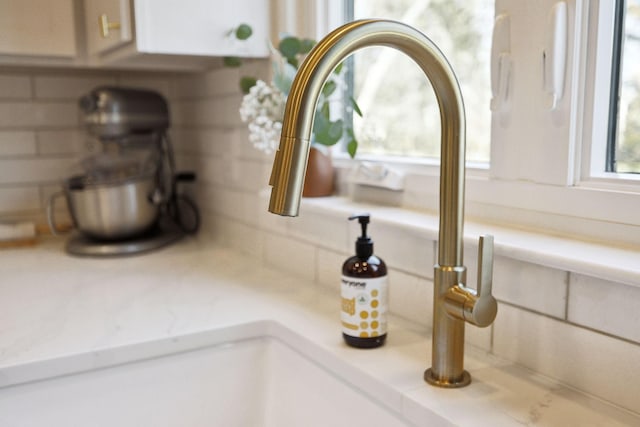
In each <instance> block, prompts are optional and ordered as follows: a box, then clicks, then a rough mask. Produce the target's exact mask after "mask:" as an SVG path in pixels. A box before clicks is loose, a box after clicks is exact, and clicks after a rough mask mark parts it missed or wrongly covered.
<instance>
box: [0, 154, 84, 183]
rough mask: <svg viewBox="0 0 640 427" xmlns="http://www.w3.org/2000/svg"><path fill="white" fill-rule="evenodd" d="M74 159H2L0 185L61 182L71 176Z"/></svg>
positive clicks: (0, 160) (0, 162)
mask: <svg viewBox="0 0 640 427" xmlns="http://www.w3.org/2000/svg"><path fill="white" fill-rule="evenodd" d="M74 161H75V160H74V159H72V158H57V157H56V158H27V159H22V158H20V159H9V160H7V159H0V184H25V183H35V184H37V183H42V182H51V181H59V180H62V179H63V178H65V177H67V176H68V175H69V171H70V169H71V166H72V165H73V163H74Z"/></svg>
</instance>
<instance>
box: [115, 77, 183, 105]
mask: <svg viewBox="0 0 640 427" xmlns="http://www.w3.org/2000/svg"><path fill="white" fill-rule="evenodd" d="M117 86H122V87H127V88H134V89H146V90H152V91H155V92H158V93H159V94H160V95H162V96H163V97H165V98H166V100H167V101H168V102H169V108H171V102H170V101H171V98H172V91H171V84H170V82H169V77H166V76H158V77H153V76H151V75H149V74H146V73H145V74H144V75H140V74H138V73H135V74H125V75H121V76H119V77H118V79H117Z"/></svg>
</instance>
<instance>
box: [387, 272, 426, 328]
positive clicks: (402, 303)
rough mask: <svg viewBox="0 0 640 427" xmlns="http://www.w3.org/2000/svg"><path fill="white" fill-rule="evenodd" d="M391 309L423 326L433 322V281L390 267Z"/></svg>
mask: <svg viewBox="0 0 640 427" xmlns="http://www.w3.org/2000/svg"><path fill="white" fill-rule="evenodd" d="M388 274H389V309H390V310H391V312H392V313H394V314H395V315H397V316H400V317H403V318H405V319H408V320H410V321H412V322H414V323H415V324H417V325H420V326H422V327H431V325H432V324H433V282H431V281H430V280H426V279H424V278H421V277H419V276H415V275H413V274H407V273H403V272H402V271H398V270H395V269H389V271H388Z"/></svg>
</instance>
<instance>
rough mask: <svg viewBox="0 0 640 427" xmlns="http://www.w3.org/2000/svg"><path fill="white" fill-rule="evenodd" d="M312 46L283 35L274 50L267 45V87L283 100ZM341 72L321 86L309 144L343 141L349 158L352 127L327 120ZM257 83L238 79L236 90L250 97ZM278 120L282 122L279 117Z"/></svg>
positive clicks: (238, 33)
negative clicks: (270, 76) (269, 79)
mask: <svg viewBox="0 0 640 427" xmlns="http://www.w3.org/2000/svg"><path fill="white" fill-rule="evenodd" d="M252 34H253V31H252V29H251V27H250V26H249V25H247V24H242V25H240V26H238V27H237V28H235V29H233V30H232V31H231V32H230V35H231V36H233V37H235V38H236V39H238V40H247V39H249V38H250V37H251V35H252ZM315 44H316V41H315V40H312V39H308V38H299V37H295V36H291V35H286V36H283V37H282V38H281V39H280V41H279V42H278V46H277V47H274V46H273V45H271V44H270V48H271V51H272V53H273V55H272V66H273V79H272V82H271V85H272V86H273V87H275V88H276V89H277V90H278V91H280V92H281V93H282V94H283V95H284V96H285V97H286V96H288V95H289V91H290V89H291V84H292V83H293V79H294V77H295V75H296V73H297V71H298V67H299V66H300V64H301V63H302V61H303V60H304V58H305V56H306V55H307V54H308V53H309V52H310V51H311V49H313V47H314V46H315ZM224 64H225V65H226V66H229V67H238V66H240V65H241V64H242V60H241V59H240V58H237V57H225V58H224ZM343 71H344V65H343V63H341V64H339V65H338V66H337V67H336V69H335V70H334V71H333V73H332V74H331V76H330V77H329V78H328V79H327V81H326V82H325V84H324V86H323V87H322V91H321V93H320V97H319V99H318V104H317V108H316V112H315V116H314V123H313V142H314V143H318V144H322V145H325V146H332V145H335V144H336V143H338V142H339V141H341V140H342V139H343V138H344V139H345V141H346V144H347V152H348V153H349V155H350V156H351V157H354V156H355V154H356V151H357V148H358V142H357V140H356V138H355V135H354V133H353V128H352V126H351V125H350V124H349V123H345V121H344V119H342V118H338V119H332V118H331V103H332V102H334V101H335V97H334V96H333V95H335V93H336V90H337V89H339V88H340V87H342V86H343V85H344V79H343V76H342V73H343ZM257 83H258V79H256V78H255V77H253V76H242V77H241V78H240V88H241V90H242V92H243V93H244V94H245V95H248V94H250V93H251V89H252V88H254V87H256V84H257ZM349 101H350V104H351V107H352V108H353V111H354V112H355V113H356V114H358V115H359V116H361V117H362V112H361V111H360V108H359V107H358V104H357V103H356V101H355V100H354V99H353V98H352V97H349ZM283 113H284V112H283ZM278 119H279V121H280V122H282V117H279V118H278Z"/></svg>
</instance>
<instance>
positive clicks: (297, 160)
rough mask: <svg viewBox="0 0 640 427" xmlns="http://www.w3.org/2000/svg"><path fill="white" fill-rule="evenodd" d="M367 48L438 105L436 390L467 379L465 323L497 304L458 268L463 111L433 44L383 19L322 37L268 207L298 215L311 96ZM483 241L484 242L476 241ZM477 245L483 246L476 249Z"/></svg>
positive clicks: (289, 126) (487, 317)
mask: <svg viewBox="0 0 640 427" xmlns="http://www.w3.org/2000/svg"><path fill="white" fill-rule="evenodd" d="M368 46H387V47H392V48H395V49H397V50H400V51H401V52H404V53H405V54H406V55H408V56H409V57H411V59H413V60H414V61H415V62H416V63H417V64H418V66H419V67H420V68H421V69H422V71H423V72H424V73H425V75H426V76H427V78H428V79H429V80H430V81H431V84H432V86H433V89H434V92H435V95H436V98H437V100H438V105H439V108H440V123H441V138H442V139H441V165H440V224H439V226H440V231H439V240H438V264H436V266H435V275H434V307H433V342H432V365H431V368H430V369H428V370H427V371H426V372H425V374H424V378H425V380H426V381H427V382H428V383H430V384H433V385H436V386H440V387H461V386H464V385H467V384H469V383H470V382H471V377H470V375H469V374H468V372H466V371H465V370H464V369H463V360H464V326H465V321H469V322H472V323H475V324H477V325H478V326H488V325H489V324H491V323H492V322H493V320H494V318H495V315H496V312H497V304H496V303H495V299H493V297H492V296H491V284H490V280H489V281H488V282H487V281H486V280H485V283H488V284H487V285H485V286H484V288H485V289H484V290H482V292H480V291H481V289H480V287H479V290H478V292H476V291H475V290H473V289H470V288H467V287H466V286H465V285H464V283H465V279H466V268H465V267H464V265H463V260H462V258H463V256H462V247H463V244H462V237H463V219H464V175H465V169H464V168H465V116H464V104H463V100H462V95H461V93H460V88H459V86H458V82H457V79H456V76H455V74H454V72H453V70H452V68H451V66H450V65H449V63H448V62H447V60H446V58H445V57H444V55H443V54H442V52H440V50H439V49H438V47H437V46H436V45H435V44H434V43H433V42H432V41H431V40H430V39H429V38H428V37H426V36H425V35H424V34H422V33H421V32H420V31H418V30H416V29H415V28H412V27H410V26H408V25H405V24H402V23H399V22H395V21H388V20H361V21H355V22H351V23H348V24H346V25H344V26H342V27H340V28H338V29H336V30H334V31H333V32H331V33H330V34H329V35H327V36H326V37H325V38H324V39H323V40H321V41H320V42H319V43H318V44H317V45H316V46H315V48H314V49H313V50H312V51H311V52H310V53H309V55H308V56H307V58H306V59H305V61H304V63H303V64H302V65H301V66H300V69H299V70H298V73H297V74H296V77H295V79H294V81H293V85H292V86H291V90H290V92H289V96H288V98H287V105H286V108H285V117H284V121H283V124H282V135H281V139H280V147H279V149H278V152H277V153H276V157H275V160H274V166H273V170H272V173H271V179H270V184H271V185H272V186H273V189H272V192H271V199H270V201H269V211H271V212H273V213H276V214H279V215H285V216H297V215H298V210H299V207H300V198H301V193H302V188H303V184H304V176H305V170H306V164H307V160H308V156H309V148H310V140H311V132H312V129H313V119H314V115H315V114H314V113H315V109H316V103H317V101H318V96H319V94H320V91H321V90H322V86H323V84H324V82H325V80H326V79H327V78H328V77H329V74H330V73H331V72H332V71H333V69H334V68H335V67H336V66H337V65H338V64H339V63H340V62H341V61H342V60H343V59H344V58H345V57H347V56H348V55H350V54H352V53H354V52H355V51H357V50H359V49H361V48H364V47H368ZM483 242H484V243H483ZM483 248H484V249H483ZM492 248H493V239H492V238H490V237H489V238H485V239H484V240H482V241H481V254H482V255H481V256H482V257H483V261H482V262H481V263H479V265H484V269H485V270H484V272H481V273H479V277H484V278H486V276H489V277H490V275H491V268H490V266H491V265H492V259H493V249H492Z"/></svg>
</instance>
